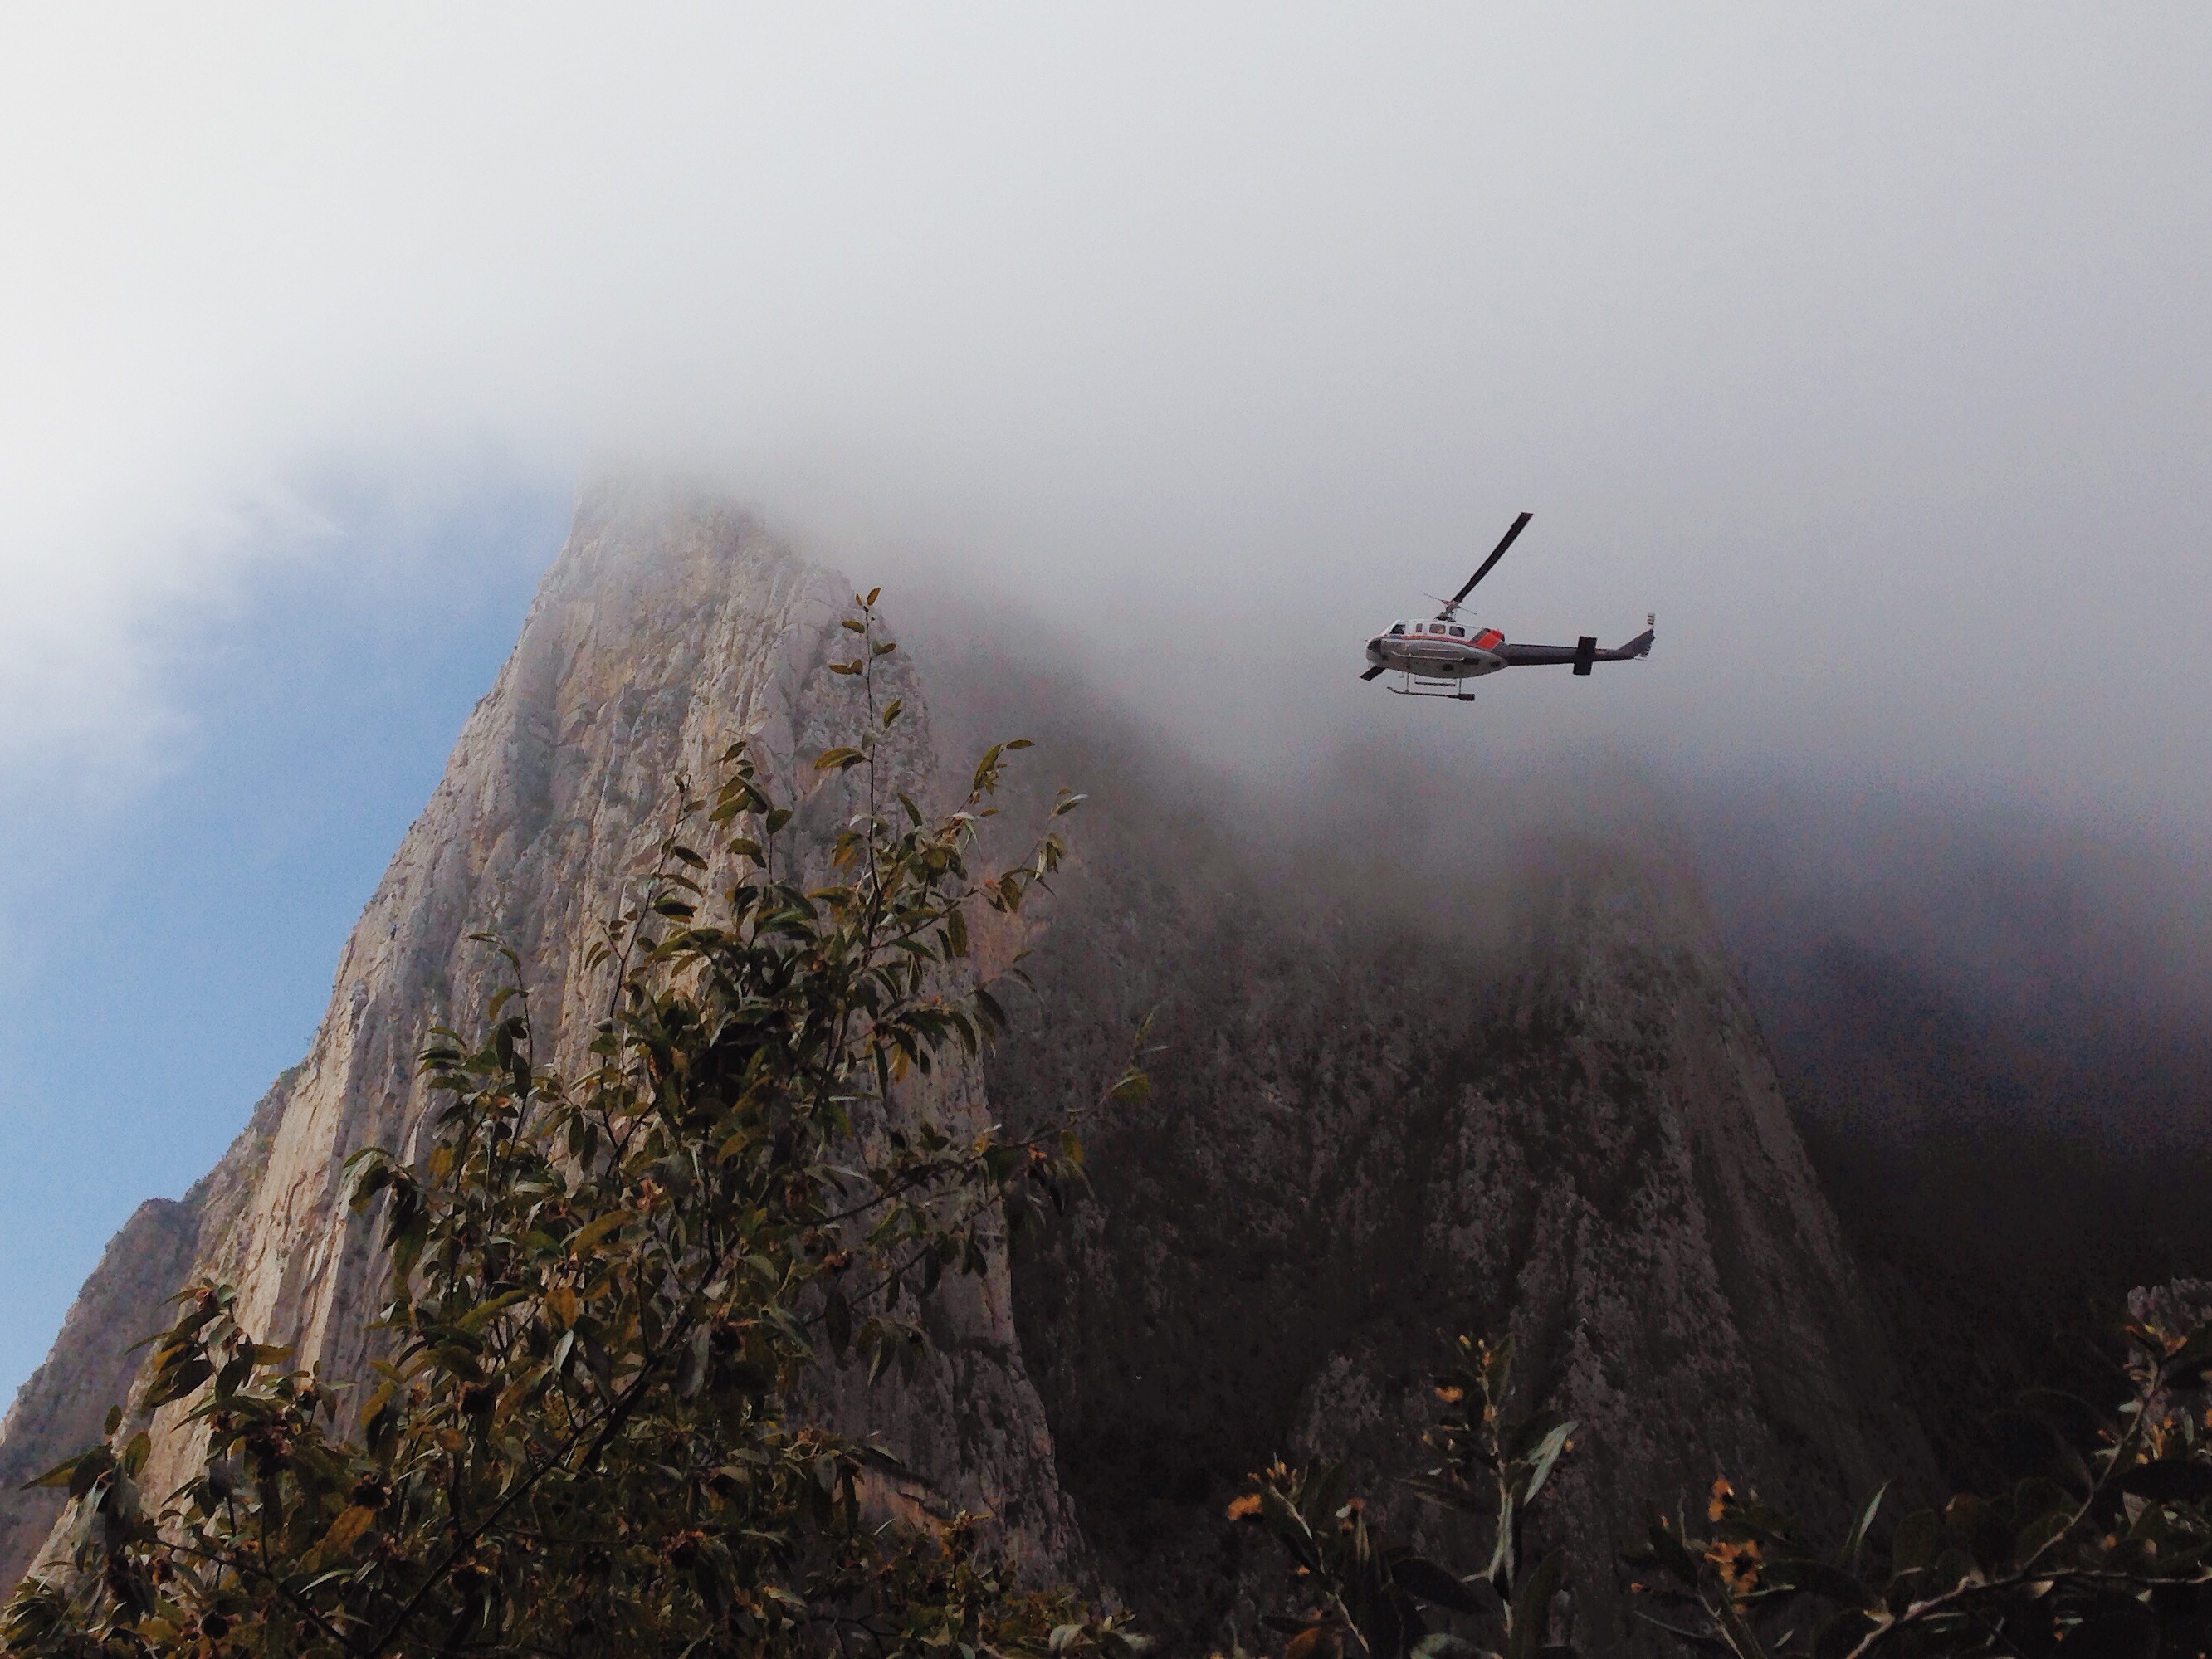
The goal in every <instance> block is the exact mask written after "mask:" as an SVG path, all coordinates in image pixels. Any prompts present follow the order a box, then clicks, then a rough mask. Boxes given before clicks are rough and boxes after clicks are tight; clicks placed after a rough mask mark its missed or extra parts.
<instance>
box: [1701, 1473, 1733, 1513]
mask: <svg viewBox="0 0 2212 1659" xmlns="http://www.w3.org/2000/svg"><path fill="white" fill-rule="evenodd" d="M1734 1497H1735V1487H1734V1486H1730V1485H1729V1483H1728V1477H1727V1476H1726V1475H1722V1476H1720V1477H1718V1478H1717V1479H1716V1480H1714V1482H1713V1499H1712V1502H1711V1503H1710V1504H1706V1505H1705V1519H1706V1520H1708V1521H1717V1520H1719V1519H1720V1518H1721V1516H1723V1515H1726V1514H1727V1513H1728V1506H1729V1499H1730V1498H1734Z"/></svg>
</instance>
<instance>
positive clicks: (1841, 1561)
mask: <svg viewBox="0 0 2212 1659" xmlns="http://www.w3.org/2000/svg"><path fill="white" fill-rule="evenodd" d="M1888 1492H1889V1483H1888V1482H1887V1481H1884V1482H1883V1483H1882V1484H1881V1486H1876V1487H1875V1489H1874V1496H1873V1497H1871V1498H1868V1499H1867V1501H1866V1503H1865V1504H1864V1506H1863V1507H1862V1508H1861V1509H1860V1510H1859V1515H1858V1519H1857V1520H1856V1521H1854V1522H1851V1529H1850V1531H1849V1532H1848V1533H1846V1534H1844V1545H1843V1547H1842V1548H1841V1549H1840V1550H1838V1551H1837V1552H1836V1563H1837V1565H1838V1566H1843V1567H1856V1566H1857V1565H1858V1564H1859V1551H1860V1550H1862V1549H1863V1548H1864V1547H1866V1535H1867V1528H1869V1527H1871V1526H1873V1525H1874V1517H1875V1511H1876V1510H1879V1509H1881V1500H1882V1498H1884V1497H1885V1496H1887V1493H1888Z"/></svg>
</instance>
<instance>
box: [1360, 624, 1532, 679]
mask: <svg viewBox="0 0 2212 1659" xmlns="http://www.w3.org/2000/svg"><path fill="white" fill-rule="evenodd" d="M1504 643H1505V635H1503V634H1501V633H1499V632H1498V630H1497V629H1494V628H1471V627H1469V626H1468V625H1467V624H1466V623H1456V622H1450V621H1448V620H1445V619H1443V618H1442V617H1439V618H1438V619H1437V620H1436V621H1434V622H1397V623H1391V624H1390V626H1389V628H1387V629H1384V630H1383V632H1382V633H1380V634H1377V635H1376V636H1375V637H1374V638H1373V639H1371V640H1370V641H1367V660H1368V661H1369V662H1370V663H1372V664H1373V665H1375V666H1376V667H1377V668H1391V669H1399V670H1402V671H1405V672H1407V673H1410V674H1416V675H1419V677H1420V678H1423V679H1430V680H1469V679H1474V678H1478V677H1480V676H1481V675H1484V674H1495V673H1496V672H1497V671H1498V670H1499V669H1501V668H1504V667H1505V666H1507V663H1506V660H1505V659H1504V657H1502V656H1499V655H1498V651H1497V647H1499V646H1501V645H1503V644H1504Z"/></svg>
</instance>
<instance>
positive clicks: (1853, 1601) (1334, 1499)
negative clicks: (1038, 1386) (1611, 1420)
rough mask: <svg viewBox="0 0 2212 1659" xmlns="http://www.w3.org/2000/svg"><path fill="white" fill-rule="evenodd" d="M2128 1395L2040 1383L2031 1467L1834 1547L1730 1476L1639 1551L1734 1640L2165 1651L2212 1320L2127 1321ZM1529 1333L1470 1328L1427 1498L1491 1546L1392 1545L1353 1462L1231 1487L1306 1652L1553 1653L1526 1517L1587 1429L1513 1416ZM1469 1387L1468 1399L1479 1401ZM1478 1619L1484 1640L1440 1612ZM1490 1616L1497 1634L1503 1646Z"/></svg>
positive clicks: (1935, 1648)
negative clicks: (1273, 1547) (1493, 1341)
mask: <svg viewBox="0 0 2212 1659" xmlns="http://www.w3.org/2000/svg"><path fill="white" fill-rule="evenodd" d="M2126 1333H2127V1336H2128V1338H2129V1341H2130V1348H2131V1359H2130V1364H2129V1367H2128V1374H2129V1378H2130V1383H2131V1384H2132V1387H2131V1390H2130V1398H2129V1399H2128V1401H2126V1403H2124V1405H2123V1406H2122V1407H2120V1408H2119V1410H2118V1413H2114V1414H2107V1413H2102V1412H2100V1411H2098V1410H2097V1409H2096V1408H2095V1407H2092V1406H2090V1405H2089V1404H2087V1402H2086V1401H2081V1400H2080V1399H2078V1398H2076V1397H2075V1396H2073V1395H2066V1394H2061V1393H2058V1392H2056V1391H2053V1390H2048V1389H2046V1390H2039V1391H2037V1392H2033V1393H2031V1394H2030V1395H2027V1396H2026V1397H2025V1398H2024V1399H2023V1400H2022V1401H2021V1407H2020V1410H2019V1411H2018V1412H2017V1413H2015V1417H2014V1421H2013V1426H2014V1427H2015V1429H2016V1430H2018V1431H2021V1432H2020V1433H2019V1434H2016V1435H2015V1440H2016V1441H2017V1442H2018V1443H2020V1444H2021V1445H2022V1446H2023V1447H2027V1448H2033V1451H2032V1453H2031V1454H2030V1455H2029V1459H2028V1461H2029V1462H2031V1463H2032V1464H2033V1465H2034V1467H2033V1468H2030V1469H2029V1470H2028V1471H2027V1473H2026V1474H2025V1475H2024V1478H2022V1479H2021V1480H2019V1481H2018V1482H2017V1484H2015V1486H2013V1487H2012V1488H2011V1489H2010V1490H2009V1491H2008V1492H2002V1493H1998V1494H1996V1495H1994V1496H1989V1497H1977V1496H1974V1495H1972V1494H1961V1495H1960V1496H1958V1497H1954V1498H1952V1499H1950V1501H1949V1502H1948V1503H1947V1504H1944V1505H1942V1507H1941V1508H1940V1509H1929V1510H1915V1511H1913V1512H1911V1513H1910V1514H1907V1515H1905V1516H1902V1517H1901V1518H1900V1519H1899V1520H1898V1521H1897V1522H1896V1523H1895V1524H1894V1526H1893V1527H1887V1528H1884V1527H1882V1526H1881V1518H1882V1514H1881V1512H1882V1503H1883V1499H1884V1497H1885V1496H1886V1489H1885V1490H1884V1491H1878V1492H1875V1494H1874V1495H1873V1496H1872V1497H1871V1498H1869V1499H1868V1500H1867V1502H1866V1504H1864V1505H1863V1507H1862V1508H1861V1510H1859V1512H1858V1514H1857V1517H1856V1518H1855V1520H1854V1521H1853V1522H1852V1524H1851V1525H1850V1528H1848V1529H1847V1530H1846V1531H1845V1534H1844V1537H1843V1538H1842V1539H1841V1541H1839V1542H1838V1545H1837V1547H1835V1548H1834V1549H1833V1550H1828V1551H1824V1550H1821V1549H1819V1548H1817V1547H1814V1546H1813V1545H1812V1544H1811V1543H1810V1542H1809V1541H1808V1540H1807V1538H1806V1536H1805V1533H1804V1529H1803V1528H1802V1526H1800V1525H1799V1524H1798V1523H1797V1522H1796V1521H1794V1520H1792V1519H1791V1518H1790V1516H1786V1515H1784V1514H1783V1513H1781V1512H1780V1511H1778V1510H1774V1509H1771V1508H1769V1507H1768V1506H1767V1505H1765V1504H1762V1503H1760V1502H1759V1499H1758V1498H1757V1497H1756V1496H1755V1495H1751V1494H1740V1493H1738V1492H1736V1490H1735V1487H1734V1486H1732V1485H1731V1484H1730V1483H1729V1481H1728V1480H1727V1479H1726V1478H1724V1477H1723V1478H1721V1479H1718V1480H1715V1481H1714V1483H1713V1487H1712V1492H1711V1501H1710V1502H1709V1504H1707V1506H1706V1515H1705V1532H1704V1534H1703V1535H1698V1534H1695V1533H1694V1532H1693V1530H1692V1528H1691V1527H1690V1526H1689V1525H1688V1524H1687V1523H1686V1522H1684V1521H1683V1520H1682V1519H1681V1518H1680V1516H1674V1517H1668V1516H1662V1515H1657V1514H1656V1513H1655V1514H1654V1515H1652V1516H1650V1519H1649V1522H1648V1525H1647V1528H1646V1533H1645V1537H1644V1542H1643V1543H1642V1544H1641V1545H1640V1546H1638V1547H1637V1548H1635V1549H1633V1550H1631V1551H1630V1552H1628V1553H1626V1555H1625V1556H1624V1558H1623V1561H1624V1565H1626V1566H1627V1567H1628V1568H1629V1569H1630V1570H1631V1571H1633V1572H1634V1573H1635V1574H1636V1577H1635V1579H1634V1580H1633V1581H1632V1582H1631V1583H1630V1584H1629V1589H1630V1590H1631V1591H1632V1593H1633V1594H1634V1595H1636V1596H1637V1597H1638V1599H1639V1601H1642V1602H1643V1603H1644V1607H1648V1608H1650V1609H1651V1611H1649V1612H1644V1613H1641V1616H1642V1617H1643V1619H1644V1620H1645V1622H1646V1623H1647V1624H1649V1625H1650V1626H1652V1627H1653V1628H1654V1630H1655V1631H1656V1632H1658V1633H1659V1634H1660V1635H1661V1636H1662V1638H1666V1639H1668V1640H1670V1641H1673V1642H1675V1643H1679V1644H1681V1645H1683V1646H1685V1647H1686V1648H1688V1649H1691V1650H1697V1651H1702V1652H1707V1653H1713V1654H1719V1655H1727V1656H1732V1659H1871V1656H1876V1655H1881V1656H1895V1659H1934V1656H1944V1659H1969V1656H1972V1659H2001V1656H2002V1659H2158V1656H2161V1655H2171V1656H2198V1659H2202V1656H2203V1655H2204V1654H2205V1653H2206V1652H2207V1651H2208V1650H2212V1323H2200V1324H2196V1325H2194V1326H2193V1327H2192V1326H2190V1325H2188V1324H2186V1323H2185V1322H2184V1321H2182V1320H2180V1319H2179V1318H2170V1317H2166V1316H2161V1315H2160V1314H2159V1313H2157V1312H2152V1313H2149V1314H2147V1315H2145V1316H2143V1317H2141V1318H2138V1319H2136V1320H2134V1321H2133V1322H2130V1323H2129V1324H2128V1325H2127V1327H2126ZM1509 1374H1510V1346H1507V1345H1504V1344H1501V1345H1499V1346H1498V1347H1496V1348H1489V1347H1486V1346H1484V1345H1482V1344H1480V1343H1474V1342H1470V1341H1469V1340H1468V1339H1465V1338H1462V1339H1461V1340H1460V1343H1459V1345H1458V1356H1457V1363H1456V1364H1455V1365H1454V1367H1453V1368H1452V1370H1450V1371H1449V1372H1448V1373H1447V1375H1446V1376H1444V1377H1443V1379H1442V1380H1441V1382H1440V1383H1439V1385H1438V1388H1437V1394H1438V1395H1439V1397H1441V1398H1442V1399H1443V1401H1445V1402H1446V1404H1447V1407H1448V1410H1447V1412H1446V1413H1445V1415H1444V1416H1443V1419H1441V1421H1440V1422H1439V1423H1438V1425H1437V1427H1436V1428H1435V1429H1434V1430H1432V1431H1431V1433H1430V1435H1429V1436H1428V1442H1429V1444H1430V1446H1431V1449H1434V1450H1436V1451H1437V1452H1439V1453H1440V1454H1441V1455H1442V1460H1443V1461H1442V1462H1440V1464H1439V1465H1438V1466H1437V1468H1433V1469H1431V1471H1429V1472H1428V1474H1425V1475H1423V1476H1421V1477H1419V1478H1418V1479H1416V1480H1414V1481H1413V1483H1412V1486H1413V1490H1414V1491H1415V1492H1416V1493H1418V1494H1419V1496H1421V1497H1423V1498H1427V1499H1429V1500H1430V1501H1431V1502H1435V1503H1439V1504H1443V1505H1444V1506H1446V1507H1447V1508H1449V1509H1450V1510H1455V1511H1457V1512H1459V1513H1461V1514H1462V1515H1465V1516H1468V1517H1470V1518H1474V1519H1480V1520H1482V1521H1484V1522H1486V1525H1487V1526H1488V1527H1489V1528H1490V1531H1491V1534H1492V1538H1493V1543H1492V1551H1491V1558H1490V1565H1489V1566H1488V1567H1487V1568H1486V1570H1485V1571H1483V1572H1482V1573H1480V1574H1476V1575H1471V1576H1469V1577H1466V1578H1458V1577H1453V1576H1452V1575H1450V1574H1449V1573H1447V1572H1445V1571H1443V1570H1442V1569H1441V1568H1439V1567H1437V1565H1435V1564H1434V1563H1432V1562H1430V1561H1427V1560H1425V1559H1421V1558H1419V1557H1418V1556H1416V1555H1414V1554H1413V1553H1411V1552H1410V1551H1408V1550H1407V1549H1405V1548H1404V1547H1401V1546H1396V1545H1393V1544H1390V1543H1389V1542H1388V1541H1386V1540H1385V1539H1384V1538H1383V1536H1382V1535H1381V1534H1380V1533H1379V1532H1378V1530H1377V1529H1376V1526H1375V1524H1374V1522H1372V1521H1371V1520H1370V1518H1369V1516H1367V1514H1366V1510H1365V1505H1364V1504H1363V1503H1362V1502H1361V1500H1360V1499H1358V1498H1354V1497H1352V1496H1351V1495H1350V1484H1349V1482H1348V1480H1347V1479H1346V1475H1345V1473H1344V1471H1343V1469H1342V1468H1340V1467H1335V1466H1324V1467H1321V1468H1313V1469H1304V1470H1301V1469H1291V1468H1285V1467H1283V1466H1281V1465H1277V1466H1276V1467H1275V1468H1271V1469H1269V1470H1267V1471H1266V1472H1264V1473H1263V1474H1261V1475H1259V1476H1257V1477H1255V1479H1256V1489H1255V1491H1254V1492H1252V1493H1250V1494H1249V1495H1248V1496H1246V1497H1244V1498H1239V1499H1238V1500H1237V1502H1236V1503H1235V1504H1232V1505H1231V1510H1230V1513H1231V1516H1233V1517H1237V1518H1240V1519H1243V1518H1249V1519H1251V1520H1254V1521H1255V1522H1259V1523H1261V1524H1262V1525H1264V1526H1265V1527H1266V1528H1267V1531H1268V1532H1270V1533H1271V1534H1273V1536H1274V1537H1275V1539H1276V1540H1277V1541H1279V1543H1280V1544H1281V1545H1282V1546H1283V1547H1284V1549H1285V1551H1286V1552H1287V1553H1288V1554H1289V1556H1290V1558H1291V1562H1292V1563H1293V1565H1294V1567H1295V1569H1296V1570H1297V1573H1298V1576H1299V1580H1300V1582H1301V1583H1303V1584H1306V1585H1309V1586H1310V1590H1311V1594H1312V1598H1313V1605H1312V1607H1310V1609H1309V1610H1308V1611H1306V1612H1304V1613H1302V1614H1300V1615H1298V1616H1297V1617H1279V1618H1271V1619H1269V1620H1267V1623H1268V1624H1269V1625H1270V1626H1273V1627H1274V1628H1276V1629H1279V1630H1286V1631H1291V1632H1297V1634H1296V1635H1295V1636H1294V1638H1293V1640H1292V1642H1291V1650H1292V1653H1293V1655H1294V1656H1296V1659H1309V1656H1310V1659H1324V1656H1328V1655H1333V1654H1334V1653H1336V1652H1338V1651H1340V1650H1341V1649H1343V1648H1344V1647H1346V1646H1347V1645H1349V1646H1351V1647H1353V1648H1355V1649H1356V1650H1358V1652H1360V1653H1362V1654H1364V1655H1366V1656H1369V1659H1443V1656H1447V1655H1468V1656H1475V1655H1480V1656H1496V1655H1498V1654H1500V1653H1502V1654H1503V1655H1504V1659H1535V1656H1539V1655H1564V1654H1566V1653H1568V1652H1571V1650H1570V1649H1568V1648H1565V1647H1563V1646H1556V1645H1552V1644H1549V1641H1548V1631H1547V1618H1548V1607H1549V1603H1550V1601H1551V1599H1552V1597H1553V1594H1554V1593H1555V1592H1556V1591H1557V1590H1558V1589H1559V1588H1560V1581H1561V1576H1562V1568H1563V1565H1564V1562H1563V1557H1562V1555H1561V1554H1560V1553H1559V1552H1558V1551H1553V1553H1550V1554H1549V1555H1547V1556H1546V1557H1545V1558H1544V1559H1542V1560H1541V1561H1540V1562H1538V1563H1537V1564H1536V1565H1534V1568H1533V1569H1529V1570H1527V1571H1524V1570H1523V1563H1522V1559H1521V1534H1520V1526H1521V1522H1522V1519H1523V1518H1524V1517H1525V1516H1526V1514H1527V1512H1528V1506H1529V1505H1530V1504H1533V1503H1534V1501H1535V1499H1536V1498H1537V1496H1538V1495H1539V1494H1540V1493H1541V1492H1542V1490H1543V1488H1544V1485H1545V1482H1546V1480H1547V1477H1548V1476H1549V1474H1550V1473H1551V1469H1552V1467H1553V1463H1554V1462H1556V1461H1557V1459H1558V1458H1559V1455H1560V1453H1561V1452H1562V1451H1563V1450H1565V1449H1567V1448H1568V1447H1569V1446H1571V1441H1569V1440H1568V1438H1567V1437H1568V1435H1570V1434H1571V1432H1572V1431H1573V1425H1571V1424H1566V1423H1563V1422H1561V1421H1560V1420H1559V1419H1557V1418H1556V1417H1555V1416H1553V1415H1552V1414H1551V1413H1541V1412H1540V1413H1536V1414H1535V1415H1534V1416H1533V1417H1530V1418H1528V1419H1522V1420H1520V1421H1517V1422H1516V1421H1513V1420H1511V1419H1510V1418H1509V1417H1508V1416H1507V1414H1506V1413H1505V1409H1504V1407H1505V1398H1506V1392H1507V1383H1508V1377H1509ZM1462 1401H1465V1402H1467V1403H1466V1406H1465V1407H1462V1404H1461V1402H1462ZM1440 1614H1463V1615H1469V1616H1471V1620H1472V1622H1473V1624H1474V1626H1475V1628H1476V1630H1477V1632H1478V1639H1476V1640H1469V1639H1468V1638H1466V1637H1464V1636H1462V1635H1461V1634H1459V1633H1457V1632H1455V1631H1451V1630H1447V1629H1440V1628H1437V1626H1438V1625H1439V1624H1440V1623H1441V1622H1442V1620H1440V1618H1439V1615H1440ZM1483 1634H1492V1635H1495V1636H1496V1637H1497V1638H1498V1644H1495V1645H1486V1644H1484V1643H1483V1642H1482V1641H1481V1640H1480V1639H1479V1638H1480V1636H1481V1635H1483Z"/></svg>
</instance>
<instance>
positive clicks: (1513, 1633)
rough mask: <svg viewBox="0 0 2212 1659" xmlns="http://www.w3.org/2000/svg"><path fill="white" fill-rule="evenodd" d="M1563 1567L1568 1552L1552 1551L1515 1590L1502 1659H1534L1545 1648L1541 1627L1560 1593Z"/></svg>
mask: <svg viewBox="0 0 2212 1659" xmlns="http://www.w3.org/2000/svg"><path fill="white" fill-rule="evenodd" d="M1566 1565H1567V1553H1566V1552H1565V1550H1553V1552H1552V1553H1550V1554H1549V1555H1547V1556H1546V1557H1545V1558H1544V1559H1542V1560H1541V1561H1539V1562H1538V1563H1537V1564H1536V1570H1535V1571H1534V1572H1532V1573H1530V1574H1529V1575H1528V1577H1527V1578H1526V1579H1524V1580H1522V1583H1521V1586H1520V1588H1519V1589H1516V1590H1515V1591H1514V1593H1513V1612H1512V1616H1511V1618H1510V1620H1509V1629H1508V1631H1507V1632H1506V1638H1505V1659H1537V1656H1538V1654H1539V1653H1540V1651H1541V1649H1542V1647H1543V1645H1544V1628H1545V1626H1546V1625H1547V1624H1548V1623H1549V1622H1550V1619H1551V1607H1552V1597H1553V1595H1556V1594H1558V1592H1559V1575H1560V1573H1561V1572H1563V1571H1565V1569H1566Z"/></svg>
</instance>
